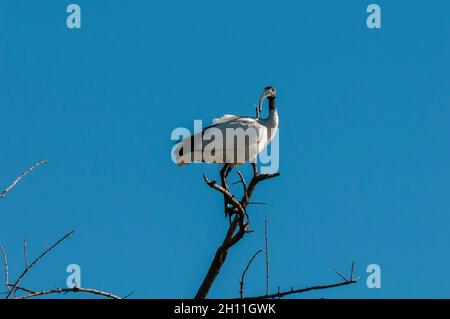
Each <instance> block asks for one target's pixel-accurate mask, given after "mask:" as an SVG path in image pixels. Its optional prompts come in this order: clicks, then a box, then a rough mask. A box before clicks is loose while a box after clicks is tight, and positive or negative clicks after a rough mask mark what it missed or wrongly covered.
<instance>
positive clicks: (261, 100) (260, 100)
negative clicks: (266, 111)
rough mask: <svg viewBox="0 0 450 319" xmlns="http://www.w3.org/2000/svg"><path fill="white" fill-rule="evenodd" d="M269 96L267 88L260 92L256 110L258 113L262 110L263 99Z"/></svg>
mask: <svg viewBox="0 0 450 319" xmlns="http://www.w3.org/2000/svg"><path fill="white" fill-rule="evenodd" d="M268 96H269V92H268V91H267V90H265V91H264V92H262V94H261V96H260V97H259V104H258V110H259V113H261V112H262V105H263V103H264V100H265V99H266V98H267V97H268Z"/></svg>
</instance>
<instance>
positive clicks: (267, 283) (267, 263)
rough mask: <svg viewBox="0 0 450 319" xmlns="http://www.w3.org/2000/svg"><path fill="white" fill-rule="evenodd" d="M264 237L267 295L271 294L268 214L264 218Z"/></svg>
mask: <svg viewBox="0 0 450 319" xmlns="http://www.w3.org/2000/svg"><path fill="white" fill-rule="evenodd" d="M264 238H265V241H266V295H268V294H269V240H268V235H267V216H265V218H264Z"/></svg>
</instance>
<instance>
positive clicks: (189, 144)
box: [172, 87, 278, 189]
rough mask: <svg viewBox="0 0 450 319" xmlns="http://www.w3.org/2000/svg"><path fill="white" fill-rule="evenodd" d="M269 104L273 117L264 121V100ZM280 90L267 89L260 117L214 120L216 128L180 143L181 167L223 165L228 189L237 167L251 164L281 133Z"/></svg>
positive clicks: (175, 153) (176, 151) (177, 157)
mask: <svg viewBox="0 0 450 319" xmlns="http://www.w3.org/2000/svg"><path fill="white" fill-rule="evenodd" d="M266 99H267V100H268V101H269V115H268V117H267V118H265V119H262V118H260V117H259V113H260V112H261V110H262V104H263V102H264V100H266ZM275 99H276V90H275V88H274V87H266V88H265V89H264V91H263V93H262V94H261V97H260V100H259V107H258V111H257V116H256V117H249V116H238V115H229V114H226V115H224V116H222V117H220V118H217V119H214V120H213V125H211V126H208V127H206V128H205V129H203V131H202V132H201V133H198V134H196V135H193V136H189V137H187V138H185V139H184V140H182V141H180V142H178V143H177V144H176V145H175V146H174V148H173V150H172V152H173V154H172V156H173V158H174V159H175V160H176V163H177V164H178V165H179V166H183V165H186V164H189V163H193V162H206V163H216V164H223V168H222V169H221V171H220V176H221V180H222V186H224V187H225V189H228V186H227V183H226V178H227V176H228V174H229V173H230V171H231V169H232V168H233V167H234V166H237V165H240V164H243V163H246V162H251V163H252V164H253V165H254V163H255V161H256V157H257V155H258V154H259V153H260V152H261V151H262V150H263V149H264V148H265V147H266V146H267V145H268V144H269V143H270V141H271V140H272V138H273V137H274V136H275V134H276V132H277V129H278V112H277V109H276V107H275Z"/></svg>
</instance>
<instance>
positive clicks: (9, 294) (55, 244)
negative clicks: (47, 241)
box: [6, 230, 74, 299]
mask: <svg viewBox="0 0 450 319" xmlns="http://www.w3.org/2000/svg"><path fill="white" fill-rule="evenodd" d="M73 233H74V231H73V230H72V231H71V232H68V233H67V234H65V235H64V236H63V237H61V238H60V239H59V240H58V241H57V242H55V243H54V244H53V245H51V246H50V248H48V249H47V250H46V251H44V252H43V253H42V254H40V255H39V256H38V257H37V258H36V259H34V260H33V262H32V263H31V264H30V265H29V266H28V267H27V268H25V270H24V271H23V272H22V274H21V275H20V276H19V278H17V280H16V281H15V282H14V284H13V288H12V289H11V290H10V291H9V293H8V295H6V299H8V298H9V297H10V296H11V294H12V293H13V292H15V290H16V287H17V286H18V285H19V283H20V281H21V280H22V279H23V277H24V276H25V275H26V274H27V273H28V271H29V270H31V268H33V266H35V265H36V264H37V263H38V262H39V260H41V258H43V257H44V256H45V255H47V254H48V253H49V252H50V251H52V250H53V249H54V248H55V247H56V246H58V245H59V244H60V243H61V242H62V241H64V240H65V239H67V238H69V237H70V236H72V235H73Z"/></svg>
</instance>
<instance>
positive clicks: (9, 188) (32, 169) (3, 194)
mask: <svg viewBox="0 0 450 319" xmlns="http://www.w3.org/2000/svg"><path fill="white" fill-rule="evenodd" d="M46 163H48V161H46V160H43V161H38V162H36V163H35V164H33V166H31V167H30V168H29V169H27V170H26V171H25V172H23V173H22V174H20V175H19V176H18V177H17V178H16V179H15V180H14V182H13V183H12V184H11V185H9V186H8V187H7V188H6V189H5V190H4V191H2V192H1V193H0V199H2V198H4V197H5V196H6V194H7V193H8V192H9V191H11V190H12V189H13V188H14V187H16V185H17V183H19V182H20V180H21V179H22V178H24V177H25V176H27V175H28V174H30V173H31V172H32V171H34V170H35V169H36V168H37V167H39V166H40V165H42V164H46Z"/></svg>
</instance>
